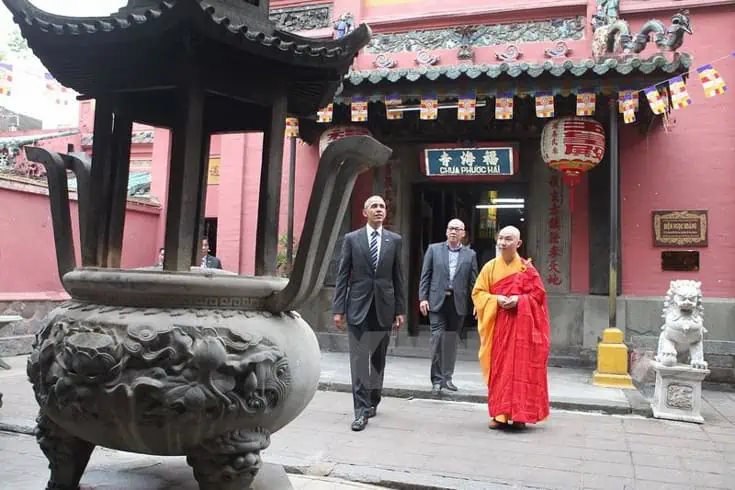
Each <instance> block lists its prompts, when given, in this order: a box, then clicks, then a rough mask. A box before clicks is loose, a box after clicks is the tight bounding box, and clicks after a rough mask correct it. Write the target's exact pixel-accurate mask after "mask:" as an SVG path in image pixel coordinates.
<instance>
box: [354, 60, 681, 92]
mask: <svg viewBox="0 0 735 490" xmlns="http://www.w3.org/2000/svg"><path fill="white" fill-rule="evenodd" d="M691 63H692V58H691V56H689V55H687V54H685V53H681V54H678V55H676V56H675V57H674V59H673V60H671V61H669V60H667V59H666V57H665V56H663V55H660V54H659V55H655V56H653V57H651V58H648V59H645V60H644V59H640V58H631V59H629V60H626V61H619V60H616V59H606V60H603V61H599V62H598V61H595V60H592V59H587V60H580V61H572V60H566V61H564V62H561V63H559V62H552V61H546V62H544V63H498V64H481V65H473V64H462V65H448V66H421V67H417V68H394V69H375V70H362V71H351V72H350V73H348V74H347V75H346V76H345V81H346V82H347V83H348V84H349V85H352V86H355V87H358V86H360V87H361V86H369V85H371V84H378V83H381V82H382V83H386V82H388V83H391V82H392V83H396V82H401V81H408V82H416V81H421V80H424V81H437V80H439V81H441V80H459V79H470V80H478V81H481V80H487V79H500V80H502V79H506V80H512V79H517V78H520V77H524V78H531V79H535V78H539V77H541V76H542V75H551V76H552V77H562V76H564V75H572V76H574V77H582V76H585V75H588V76H592V77H595V76H603V75H635V74H637V73H640V74H642V75H650V74H653V73H654V72H660V73H677V72H679V71H682V70H686V69H688V68H689V67H690V66H691Z"/></svg>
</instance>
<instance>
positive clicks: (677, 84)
mask: <svg viewBox="0 0 735 490" xmlns="http://www.w3.org/2000/svg"><path fill="white" fill-rule="evenodd" d="M669 89H670V90H671V104H672V105H673V106H674V109H676V110H679V109H684V108H685V107H687V106H689V104H691V103H692V99H690V98H689V92H687V86H686V83H684V78H682V77H681V76H678V77H674V78H672V79H670V80H669Z"/></svg>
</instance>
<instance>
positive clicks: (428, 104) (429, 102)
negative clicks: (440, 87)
mask: <svg viewBox="0 0 735 490" xmlns="http://www.w3.org/2000/svg"><path fill="white" fill-rule="evenodd" d="M438 115H439V99H437V97H436V94H427V95H424V96H423V97H421V110H420V112H419V119H422V120H424V121H428V120H431V119H436V118H437V116H438Z"/></svg>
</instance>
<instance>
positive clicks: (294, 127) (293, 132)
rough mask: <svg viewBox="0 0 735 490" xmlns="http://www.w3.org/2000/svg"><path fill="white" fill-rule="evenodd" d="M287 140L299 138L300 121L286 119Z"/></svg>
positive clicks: (292, 118)
mask: <svg viewBox="0 0 735 490" xmlns="http://www.w3.org/2000/svg"><path fill="white" fill-rule="evenodd" d="M285 136H286V138H298V137H299V120H298V119H297V118H295V117H287V118H286V132H285Z"/></svg>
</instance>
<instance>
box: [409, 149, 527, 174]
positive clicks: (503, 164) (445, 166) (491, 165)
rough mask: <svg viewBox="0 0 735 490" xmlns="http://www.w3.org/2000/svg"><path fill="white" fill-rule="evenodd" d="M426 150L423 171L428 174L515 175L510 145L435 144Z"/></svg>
mask: <svg viewBox="0 0 735 490" xmlns="http://www.w3.org/2000/svg"><path fill="white" fill-rule="evenodd" d="M424 151H425V153H424V161H425V168H424V173H425V174H426V175H427V176H429V177H479V176H488V177H490V176H502V175H506V176H507V175H513V167H514V161H513V158H514V155H513V148H511V147H497V148H495V147H493V148H432V149H426V150H424Z"/></svg>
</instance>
